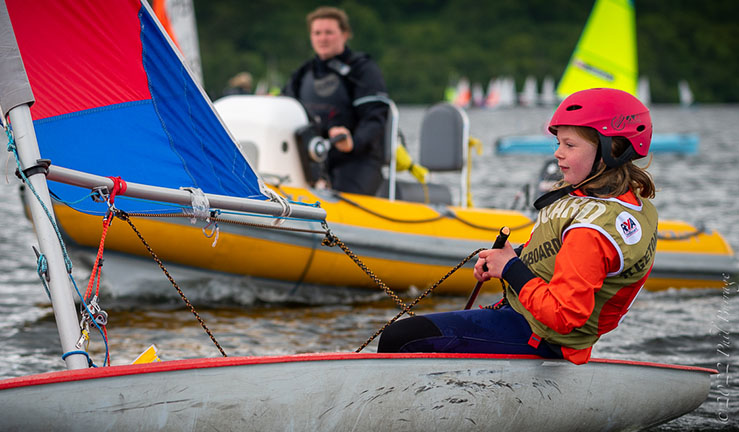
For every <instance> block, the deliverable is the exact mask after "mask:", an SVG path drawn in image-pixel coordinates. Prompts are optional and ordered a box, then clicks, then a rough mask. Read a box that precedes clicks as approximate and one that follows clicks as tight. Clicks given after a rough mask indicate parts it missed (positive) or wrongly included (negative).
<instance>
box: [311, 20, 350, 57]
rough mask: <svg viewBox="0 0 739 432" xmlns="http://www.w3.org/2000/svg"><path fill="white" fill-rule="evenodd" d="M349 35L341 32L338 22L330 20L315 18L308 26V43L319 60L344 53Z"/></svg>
mask: <svg viewBox="0 0 739 432" xmlns="http://www.w3.org/2000/svg"><path fill="white" fill-rule="evenodd" d="M347 39H349V34H348V33H344V32H342V31H341V28H340V27H339V22H338V21H337V20H335V19H332V18H316V19H314V20H313V22H311V25H310V43H311V45H312V46H313V51H315V52H316V54H317V55H318V58H320V59H321V60H326V59H329V58H331V57H333V56H336V55H339V54H341V53H342V52H344V47H345V46H346V41H347Z"/></svg>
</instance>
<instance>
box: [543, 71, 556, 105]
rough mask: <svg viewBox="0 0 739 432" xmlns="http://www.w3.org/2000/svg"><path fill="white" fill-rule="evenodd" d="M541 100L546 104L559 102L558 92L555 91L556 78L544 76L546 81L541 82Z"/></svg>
mask: <svg viewBox="0 0 739 432" xmlns="http://www.w3.org/2000/svg"><path fill="white" fill-rule="evenodd" d="M539 102H541V104H542V105H544V106H552V105H555V104H556V103H557V94H556V93H555V92H554V78H552V77H550V76H547V77H544V81H543V82H542V83H541V96H540V97H539Z"/></svg>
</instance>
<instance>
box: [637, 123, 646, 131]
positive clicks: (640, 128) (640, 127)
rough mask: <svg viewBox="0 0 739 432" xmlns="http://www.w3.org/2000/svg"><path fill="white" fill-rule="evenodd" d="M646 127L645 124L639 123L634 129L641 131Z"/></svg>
mask: <svg viewBox="0 0 739 432" xmlns="http://www.w3.org/2000/svg"><path fill="white" fill-rule="evenodd" d="M646 128H647V127H646V126H644V125H639V126H637V127H636V130H637V131H639V132H641V131H643V130H644V129H646Z"/></svg>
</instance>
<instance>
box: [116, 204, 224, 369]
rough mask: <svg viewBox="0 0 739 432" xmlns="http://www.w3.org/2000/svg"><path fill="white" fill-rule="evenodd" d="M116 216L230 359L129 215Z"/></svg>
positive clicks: (119, 214)
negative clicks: (137, 240)
mask: <svg viewBox="0 0 739 432" xmlns="http://www.w3.org/2000/svg"><path fill="white" fill-rule="evenodd" d="M115 216H116V217H118V218H119V219H121V220H124V221H126V222H127V223H128V225H129V226H130V227H131V229H133V232H135V233H136V235H137V236H138V237H139V240H141V243H143V245H144V247H146V250H148V251H149V254H150V255H151V256H152V258H154V261H156V263H157V264H158V265H159V268H160V269H162V271H163V272H164V274H165V276H167V279H169V282H170V283H171V284H172V286H173V287H174V288H175V289H176V290H177V292H178V293H179V294H180V297H181V298H182V301H184V302H185V304H186V305H187V307H188V308H190V312H192V314H193V315H194V316H195V318H196V319H197V320H198V322H199V323H200V326H201V327H203V330H205V333H207V334H208V336H209V337H210V340H211V341H213V344H214V345H215V346H216V347H217V348H218V351H220V352H221V355H223V357H228V356H227V355H226V352H225V351H224V350H223V348H221V344H219V343H218V341H217V340H216V337H215V336H213V333H211V331H210V329H209V328H208V326H207V325H206V324H205V321H203V319H202V318H201V317H200V315H199V314H198V312H197V311H196V310H195V306H193V305H192V303H190V300H188V299H187V297H186V296H185V293H183V292H182V290H181V289H180V287H179V285H177V282H175V280H174V278H172V275H170V274H169V271H167V269H166V268H165V267H164V264H163V263H162V261H161V260H160V259H159V257H158V256H157V254H156V253H155V252H154V250H152V248H151V246H149V243H147V242H146V240H145V239H144V237H143V236H142V235H141V233H140V232H139V230H138V229H136V227H135V226H134V224H133V222H131V219H130V218H129V215H128V214H127V213H125V212H124V211H122V210H116V211H115Z"/></svg>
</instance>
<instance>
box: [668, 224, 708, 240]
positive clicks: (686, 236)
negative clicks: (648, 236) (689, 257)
mask: <svg viewBox="0 0 739 432" xmlns="http://www.w3.org/2000/svg"><path fill="white" fill-rule="evenodd" d="M705 232H706V228H705V227H704V226H703V225H702V224H700V225H698V228H696V229H695V231H690V232H686V233H682V234H675V233H669V234H667V233H665V234H661V233H660V232H659V231H657V239H659V240H687V239H689V238H691V237H698V236H699V235H701V234H703V233H705Z"/></svg>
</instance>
